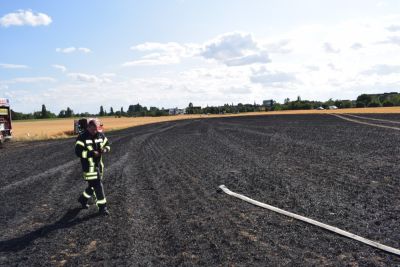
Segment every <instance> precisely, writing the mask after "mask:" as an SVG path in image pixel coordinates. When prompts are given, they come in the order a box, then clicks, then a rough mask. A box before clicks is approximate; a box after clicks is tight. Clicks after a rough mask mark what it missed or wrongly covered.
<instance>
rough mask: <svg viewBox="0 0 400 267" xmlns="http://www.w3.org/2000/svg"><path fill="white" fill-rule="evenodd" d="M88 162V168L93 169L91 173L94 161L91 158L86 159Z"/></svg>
mask: <svg viewBox="0 0 400 267" xmlns="http://www.w3.org/2000/svg"><path fill="white" fill-rule="evenodd" d="M88 161H89V166H90V167H93V171H94V161H93V158H88Z"/></svg>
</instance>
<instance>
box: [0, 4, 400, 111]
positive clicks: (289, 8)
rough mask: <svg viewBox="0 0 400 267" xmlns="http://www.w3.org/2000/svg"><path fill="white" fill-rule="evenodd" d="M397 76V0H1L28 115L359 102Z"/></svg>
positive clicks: (5, 42) (8, 77)
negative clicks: (286, 102)
mask: <svg viewBox="0 0 400 267" xmlns="http://www.w3.org/2000/svg"><path fill="white" fill-rule="evenodd" d="M399 75H400V1H398V0H346V1H344V0H335V1H333V0H330V1H328V0H302V1H297V0H279V1H278V0H246V1H245V0H147V1H137V0H117V1H115V0H114V1H108V0H102V1H100V0H97V1H94V0H85V1H78V0H68V1H66V0H58V1H54V0H41V1H32V0H31V1H22V0H13V1H6V0H0V97H5V98H8V99H9V100H10V102H11V105H12V108H13V109H14V110H15V111H19V112H33V111H39V110H41V105H42V104H45V105H46V107H47V109H48V110H50V111H52V112H54V113H56V114H57V113H58V112H59V111H60V110H61V109H66V108H67V107H70V108H71V109H73V110H74V111H75V112H76V113H77V112H79V113H81V112H86V111H87V112H91V113H95V112H99V109H100V105H102V106H104V108H105V109H106V110H109V109H110V107H113V108H114V110H119V109H120V108H121V107H123V108H124V109H125V110H126V109H127V108H128V106H129V105H131V104H137V103H140V104H141V105H143V106H147V107H150V106H155V107H159V108H161V107H163V108H172V107H178V108H185V107H187V106H188V104H189V102H192V103H193V104H194V105H195V106H203V107H204V106H207V105H208V106H216V105H223V104H225V103H229V104H232V103H233V104H237V103H258V104H261V103H262V101H263V100H267V99H273V100H275V101H278V102H281V103H282V102H283V101H284V99H285V98H290V99H296V98H297V97H298V96H300V97H301V99H308V100H320V101H326V100H328V99H330V98H333V99H356V98H357V96H358V95H360V94H362V93H384V92H393V91H399V88H400V87H399V85H400V76H399Z"/></svg>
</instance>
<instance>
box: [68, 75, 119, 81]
mask: <svg viewBox="0 0 400 267" xmlns="http://www.w3.org/2000/svg"><path fill="white" fill-rule="evenodd" d="M68 76H69V77H71V78H72V79H74V80H75V81H78V82H87V83H111V82H112V80H111V79H110V78H109V76H108V77H107V75H105V76H104V75H103V76H100V77H99V76H96V75H93V74H86V73H68Z"/></svg>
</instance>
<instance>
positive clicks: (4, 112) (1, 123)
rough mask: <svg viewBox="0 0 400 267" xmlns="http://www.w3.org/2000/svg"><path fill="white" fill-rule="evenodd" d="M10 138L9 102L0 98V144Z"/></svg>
mask: <svg viewBox="0 0 400 267" xmlns="http://www.w3.org/2000/svg"><path fill="white" fill-rule="evenodd" d="M11 138H12V125H11V109H10V102H9V101H8V99H6V98H0V144H2V143H3V142H4V141H7V140H10V139H11Z"/></svg>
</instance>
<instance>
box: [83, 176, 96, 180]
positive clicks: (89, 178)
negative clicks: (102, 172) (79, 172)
mask: <svg viewBox="0 0 400 267" xmlns="http://www.w3.org/2000/svg"><path fill="white" fill-rule="evenodd" d="M83 179H85V180H96V179H97V176H89V177H83Z"/></svg>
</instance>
